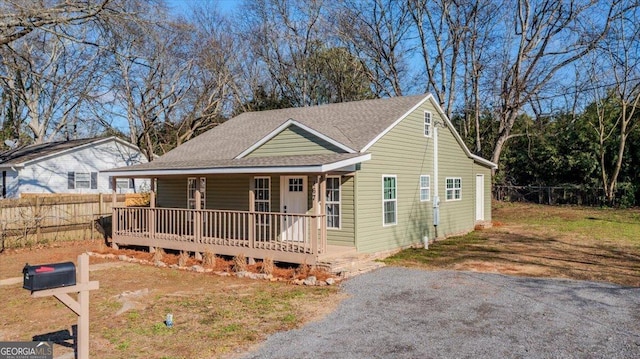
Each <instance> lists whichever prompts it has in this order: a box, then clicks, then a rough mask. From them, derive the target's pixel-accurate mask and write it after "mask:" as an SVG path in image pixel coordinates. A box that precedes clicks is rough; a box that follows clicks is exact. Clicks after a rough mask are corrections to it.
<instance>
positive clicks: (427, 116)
mask: <svg viewBox="0 0 640 359" xmlns="http://www.w3.org/2000/svg"><path fill="white" fill-rule="evenodd" d="M431 124H432V121H431V112H429V111H425V112H424V136H425V137H431Z"/></svg>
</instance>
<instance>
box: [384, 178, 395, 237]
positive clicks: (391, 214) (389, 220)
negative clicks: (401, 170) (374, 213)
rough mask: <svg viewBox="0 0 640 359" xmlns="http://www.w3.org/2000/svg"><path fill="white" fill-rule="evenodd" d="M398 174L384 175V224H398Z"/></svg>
mask: <svg viewBox="0 0 640 359" xmlns="http://www.w3.org/2000/svg"><path fill="white" fill-rule="evenodd" d="M397 198H398V192H397V178H396V176H393V175H391V176H383V177H382V224H384V225H391V224H396V220H397V212H398V203H397V202H398V201H397Z"/></svg>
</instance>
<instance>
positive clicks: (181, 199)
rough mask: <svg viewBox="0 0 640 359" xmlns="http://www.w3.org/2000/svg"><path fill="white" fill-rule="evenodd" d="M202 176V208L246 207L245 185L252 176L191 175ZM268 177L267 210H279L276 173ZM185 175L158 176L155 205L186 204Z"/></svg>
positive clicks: (247, 202)
mask: <svg viewBox="0 0 640 359" xmlns="http://www.w3.org/2000/svg"><path fill="white" fill-rule="evenodd" d="M195 177H206V179H207V194H206V200H205V201H206V209H221V210H230V211H248V210H249V188H250V185H251V181H253V178H254V176H252V175H235V174H230V175H220V176H195ZM265 177H270V178H271V210H272V211H275V212H278V211H280V176H265ZM187 178H188V177H175V178H158V194H157V203H158V207H165V208H186V207H187Z"/></svg>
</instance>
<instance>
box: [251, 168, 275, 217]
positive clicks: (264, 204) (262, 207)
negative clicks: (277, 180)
mask: <svg viewBox="0 0 640 359" xmlns="http://www.w3.org/2000/svg"><path fill="white" fill-rule="evenodd" d="M253 185H254V191H255V208H254V210H255V211H256V212H269V211H271V178H270V177H254V179H253Z"/></svg>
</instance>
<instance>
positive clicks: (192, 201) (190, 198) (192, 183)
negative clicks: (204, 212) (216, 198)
mask: <svg viewBox="0 0 640 359" xmlns="http://www.w3.org/2000/svg"><path fill="white" fill-rule="evenodd" d="M198 184H199V186H200V188H199V190H200V208H206V207H207V206H206V203H205V199H206V192H207V179H206V178H205V177H200V179H198V178H197V177H189V179H188V181H187V208H189V209H195V208H196V188H197V187H196V186H198Z"/></svg>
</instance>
